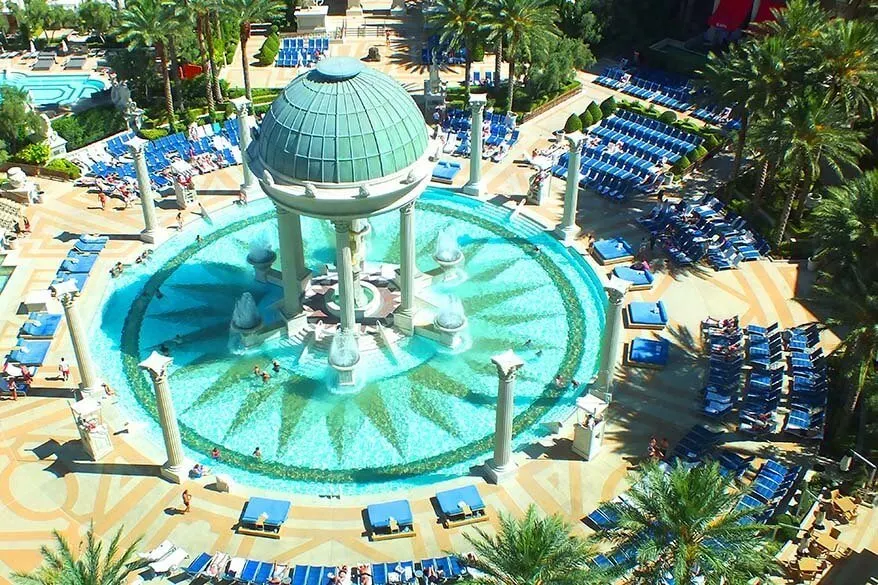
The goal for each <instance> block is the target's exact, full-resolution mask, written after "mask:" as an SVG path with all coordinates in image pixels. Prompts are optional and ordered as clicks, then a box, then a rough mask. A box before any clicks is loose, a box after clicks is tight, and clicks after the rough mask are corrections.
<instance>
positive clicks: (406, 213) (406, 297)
mask: <svg viewBox="0 0 878 585" xmlns="http://www.w3.org/2000/svg"><path fill="white" fill-rule="evenodd" d="M399 253H400V263H399V284H400V286H399V288H400V303H399V307H398V308H397V309H396V312H395V313H394V316H393V323H394V325H396V327H397V328H398V329H399V330H400V331H402V332H403V333H405V334H406V335H411V334H412V333H414V323H413V319H414V312H415V274H416V273H417V271H418V267H417V265H416V260H415V257H416V256H415V204H414V202H412V203H409V204H407V205H403V206H402V207H400V208H399Z"/></svg>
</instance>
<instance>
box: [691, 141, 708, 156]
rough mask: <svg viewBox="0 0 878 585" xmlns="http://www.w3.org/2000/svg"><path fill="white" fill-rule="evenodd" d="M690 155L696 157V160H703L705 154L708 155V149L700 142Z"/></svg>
mask: <svg viewBox="0 0 878 585" xmlns="http://www.w3.org/2000/svg"><path fill="white" fill-rule="evenodd" d="M689 156H690V157H694V158H695V160H701V159H703V158H704V157H705V156H707V149H706V148H704V147H703V146H701V145H700V144H699V145H698V146H696V147H695V150H693V151H692V152H691V153H690V154H689Z"/></svg>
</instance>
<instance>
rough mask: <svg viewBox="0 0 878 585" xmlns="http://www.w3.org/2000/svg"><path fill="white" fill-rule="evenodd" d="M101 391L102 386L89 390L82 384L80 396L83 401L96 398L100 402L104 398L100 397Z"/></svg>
mask: <svg viewBox="0 0 878 585" xmlns="http://www.w3.org/2000/svg"><path fill="white" fill-rule="evenodd" d="M100 391H101V387H100V384H98V385H97V386H95V387H92V388H88V387H86V386H83V385H82V384H80V385H79V396H80V397H81V398H82V399H86V398H94V399H95V400H98V401H100V400H101V398H103V396H101V395H100Z"/></svg>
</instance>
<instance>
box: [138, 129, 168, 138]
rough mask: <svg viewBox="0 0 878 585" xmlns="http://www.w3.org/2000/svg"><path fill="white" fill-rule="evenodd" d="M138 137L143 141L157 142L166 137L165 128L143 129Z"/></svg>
mask: <svg viewBox="0 0 878 585" xmlns="http://www.w3.org/2000/svg"><path fill="white" fill-rule="evenodd" d="M140 135H141V136H142V137H143V138H144V139H145V140H158V139H159V138H164V137H165V136H167V135H168V129H167V128H144V129H143V130H141V131H140Z"/></svg>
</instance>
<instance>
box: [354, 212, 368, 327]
mask: <svg viewBox="0 0 878 585" xmlns="http://www.w3.org/2000/svg"><path fill="white" fill-rule="evenodd" d="M370 231H372V227H371V226H370V225H369V222H367V221H366V220H365V219H355V220H353V221H352V222H351V271H352V272H353V279H354V288H353V295H354V307H355V309H360V310H362V309H364V308H365V307H366V304H367V303H368V300H367V299H366V291H365V290H364V289H363V286H362V285H361V284H360V279H361V278H362V275H363V266H364V264H365V262H366V235H367V234H368V233H369V232H370Z"/></svg>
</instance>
